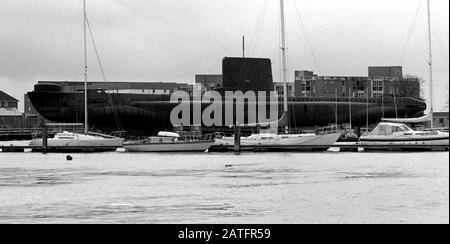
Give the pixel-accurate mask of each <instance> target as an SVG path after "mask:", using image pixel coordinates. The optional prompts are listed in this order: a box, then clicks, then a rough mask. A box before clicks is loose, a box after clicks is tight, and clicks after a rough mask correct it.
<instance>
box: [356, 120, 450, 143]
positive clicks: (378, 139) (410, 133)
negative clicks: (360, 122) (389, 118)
mask: <svg viewBox="0 0 450 244" xmlns="http://www.w3.org/2000/svg"><path fill="white" fill-rule="evenodd" d="M360 144H361V145H372V146H389V145H398V146H402V145H404V146H408V145H426V146H429V145H437V146H444V147H445V146H446V147H448V146H449V133H446V132H440V131H414V130H413V129H411V128H409V127H408V126H407V125H405V124H402V123H389V122H382V123H380V124H378V126H377V127H376V128H375V129H374V130H373V131H372V132H371V133H369V134H368V135H364V136H361V138H360Z"/></svg>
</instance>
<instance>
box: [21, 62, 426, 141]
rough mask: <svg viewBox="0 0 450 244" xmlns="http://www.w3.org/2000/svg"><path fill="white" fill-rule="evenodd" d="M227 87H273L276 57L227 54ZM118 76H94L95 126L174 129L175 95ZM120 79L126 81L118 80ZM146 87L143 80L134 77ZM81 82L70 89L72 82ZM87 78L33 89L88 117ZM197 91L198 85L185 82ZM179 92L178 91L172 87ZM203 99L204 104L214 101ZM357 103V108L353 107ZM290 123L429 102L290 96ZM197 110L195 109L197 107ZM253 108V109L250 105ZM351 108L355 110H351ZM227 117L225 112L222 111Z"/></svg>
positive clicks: (412, 112)
mask: <svg viewBox="0 0 450 244" xmlns="http://www.w3.org/2000/svg"><path fill="white" fill-rule="evenodd" d="M222 77H223V83H222V87H220V88H218V89H216V91H217V92H218V93H220V94H224V92H226V91H242V92H247V91H254V92H256V93H257V92H260V91H265V92H273V91H274V82H273V77H272V68H271V60H270V59H268V58H237V57H225V58H223V59H222ZM114 84H115V83H114V82H88V118H89V127H90V128H94V129H96V130H100V131H102V132H113V131H125V132H126V134H125V136H126V137H141V136H142V137H144V136H151V135H154V134H156V133H157V132H159V131H164V130H173V128H174V125H172V123H171V120H170V113H171V111H172V109H174V108H175V107H176V106H177V104H176V103H173V102H171V101H170V99H171V94H143V93H136V94H135V93H133V92H121V90H120V88H117V87H119V86H114ZM117 84H122V83H120V82H117ZM130 84H132V85H133V87H140V86H139V85H140V83H139V82H132V83H130ZM69 86H70V87H71V88H72V87H78V89H77V88H75V89H67V88H68V87H69ZM83 86H84V82H66V81H45V82H42V81H39V82H38V83H37V84H36V85H35V86H34V90H33V91H30V92H28V93H27V95H28V97H29V99H30V102H31V104H32V105H33V106H34V108H35V109H36V110H37V112H38V113H39V114H40V115H41V116H42V117H44V118H45V119H47V120H48V121H52V122H55V123H83V122H84V89H83ZM183 89H185V91H187V92H189V94H190V95H192V89H189V88H183ZM171 92H175V91H171ZM208 104H209V103H208V102H202V106H201V109H202V110H204V109H205V108H206V107H207V106H208ZM278 106H279V109H278V110H279V113H280V117H281V116H282V113H283V102H282V98H280V99H279V105H278ZM350 107H351V108H350ZM288 108H289V111H288V112H289V113H288V114H289V120H288V122H289V127H290V128H298V129H301V128H317V127H321V126H328V125H330V124H335V122H336V121H337V122H338V123H339V124H344V123H349V118H350V117H351V118H352V121H351V123H352V126H354V127H365V126H366V123H367V119H368V120H369V121H368V122H369V124H376V123H378V122H379V121H380V120H381V118H382V116H383V115H384V117H395V116H398V117H402V118H405V117H420V116H422V115H423V114H424V111H425V109H426V103H425V102H424V101H423V100H421V99H417V98H412V97H396V98H395V99H394V98H393V97H390V96H385V97H384V98H383V99H382V98H369V99H366V98H350V99H349V98H346V97H338V98H332V97H303V96H302V97H289V98H288ZM191 111H192V110H191ZM245 112H246V113H247V109H246V110H245ZM350 113H351V114H350ZM222 117H224V116H222ZM198 126H200V127H201V130H202V131H203V132H205V133H207V132H227V131H230V127H229V126H227V125H224V126H205V125H204V124H201V125H198Z"/></svg>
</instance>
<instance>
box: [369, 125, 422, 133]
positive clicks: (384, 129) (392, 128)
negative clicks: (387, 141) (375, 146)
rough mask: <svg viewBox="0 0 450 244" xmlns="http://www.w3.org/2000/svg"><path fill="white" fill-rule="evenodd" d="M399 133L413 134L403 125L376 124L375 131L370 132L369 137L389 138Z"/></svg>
mask: <svg viewBox="0 0 450 244" xmlns="http://www.w3.org/2000/svg"><path fill="white" fill-rule="evenodd" d="M398 132H401V133H402V134H405V133H412V132H414V131H413V130H412V129H411V128H409V127H408V126H406V125H405V124H399V123H380V124H378V126H377V127H375V129H374V130H373V131H372V132H370V134H369V135H371V136H389V135H392V134H394V133H398Z"/></svg>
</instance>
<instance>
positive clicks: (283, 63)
mask: <svg viewBox="0 0 450 244" xmlns="http://www.w3.org/2000/svg"><path fill="white" fill-rule="evenodd" d="M280 10H281V69H282V71H281V72H282V74H281V77H282V80H283V94H284V97H283V105H284V112H285V113H286V114H287V113H288V98H287V96H288V94H287V92H288V89H287V68H286V63H287V58H286V33H285V26H284V0H280Z"/></svg>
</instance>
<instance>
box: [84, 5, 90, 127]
mask: <svg viewBox="0 0 450 244" xmlns="http://www.w3.org/2000/svg"><path fill="white" fill-rule="evenodd" d="M83 39H84V133H85V134H87V133H88V128H89V125H88V106H87V104H88V100H87V99H88V96H87V47H86V0H83Z"/></svg>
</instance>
